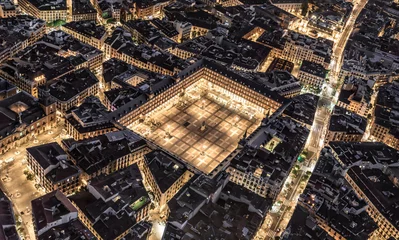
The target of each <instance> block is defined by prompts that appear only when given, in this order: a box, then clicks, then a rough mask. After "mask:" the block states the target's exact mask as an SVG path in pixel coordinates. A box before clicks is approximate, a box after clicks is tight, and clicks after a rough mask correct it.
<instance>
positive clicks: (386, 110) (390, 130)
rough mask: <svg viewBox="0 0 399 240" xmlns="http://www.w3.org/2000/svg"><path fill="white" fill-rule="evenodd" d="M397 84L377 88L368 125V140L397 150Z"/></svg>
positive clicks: (398, 88)
mask: <svg viewBox="0 0 399 240" xmlns="http://www.w3.org/2000/svg"><path fill="white" fill-rule="evenodd" d="M398 92H399V87H398V84H397V82H393V83H389V84H385V85H383V86H381V87H380V88H379V91H378V94H377V97H376V100H375V107H374V114H373V115H372V120H371V123H370V125H371V126H370V139H371V140H373V141H378V142H383V143H385V144H387V145H388V146H391V147H393V148H395V149H399V135H398V132H399V126H398V123H397V121H398V116H399V112H398V110H397V105H398V102H399V100H398V99H397V97H396V96H397V95H396V94H398Z"/></svg>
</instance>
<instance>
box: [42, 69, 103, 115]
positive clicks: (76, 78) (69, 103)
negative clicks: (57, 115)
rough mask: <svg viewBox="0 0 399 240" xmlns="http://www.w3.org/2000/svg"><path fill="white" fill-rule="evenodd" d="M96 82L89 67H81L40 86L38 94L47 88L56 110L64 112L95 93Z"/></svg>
mask: <svg viewBox="0 0 399 240" xmlns="http://www.w3.org/2000/svg"><path fill="white" fill-rule="evenodd" d="M98 83H99V82H98V79H97V77H96V76H95V75H94V74H93V73H92V72H91V71H90V70H89V69H87V68H81V69H79V70H76V71H74V72H70V73H67V74H65V75H63V76H62V77H60V78H58V79H55V80H51V81H49V82H48V83H46V86H41V87H40V89H39V96H42V94H44V92H45V91H46V89H48V91H49V94H50V97H51V99H53V100H54V101H55V102H56V106H57V110H58V111H60V112H61V113H65V112H66V111H68V110H69V109H71V108H72V107H74V106H77V105H80V104H81V103H83V101H84V100H85V98H87V97H88V96H91V95H96V94H97V93H98V88H99V86H98Z"/></svg>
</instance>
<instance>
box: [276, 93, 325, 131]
mask: <svg viewBox="0 0 399 240" xmlns="http://www.w3.org/2000/svg"><path fill="white" fill-rule="evenodd" d="M318 102H319V96H317V95H313V94H310V93H305V94H301V95H298V96H295V97H293V98H291V102H290V103H289V104H288V106H287V107H286V108H285V109H284V111H283V116H288V117H290V118H291V119H293V120H295V121H297V122H299V123H301V124H303V125H304V126H306V127H307V128H308V129H311V127H312V125H313V121H314V118H315V115H316V110H317V106H318Z"/></svg>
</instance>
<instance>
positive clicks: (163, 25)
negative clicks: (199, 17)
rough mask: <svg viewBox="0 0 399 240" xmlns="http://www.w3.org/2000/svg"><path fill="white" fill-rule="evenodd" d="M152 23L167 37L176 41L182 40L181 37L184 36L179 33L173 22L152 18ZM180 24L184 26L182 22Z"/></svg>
mask: <svg viewBox="0 0 399 240" xmlns="http://www.w3.org/2000/svg"><path fill="white" fill-rule="evenodd" d="M150 23H151V25H153V26H154V27H155V28H156V29H158V31H159V32H160V33H161V34H162V35H164V36H165V37H167V38H169V39H172V40H173V41H175V42H181V38H179V37H182V36H180V35H179V32H178V31H177V30H176V29H175V27H174V26H173V23H171V22H168V21H166V20H160V19H159V18H155V19H153V20H151V21H150ZM179 26H182V24H180V25H179Z"/></svg>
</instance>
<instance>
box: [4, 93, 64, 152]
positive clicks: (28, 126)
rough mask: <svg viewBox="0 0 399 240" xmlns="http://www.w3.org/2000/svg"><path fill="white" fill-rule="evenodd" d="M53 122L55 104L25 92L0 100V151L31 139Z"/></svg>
mask: <svg viewBox="0 0 399 240" xmlns="http://www.w3.org/2000/svg"><path fill="white" fill-rule="evenodd" d="M55 122H56V108H55V105H54V104H48V105H47V104H45V103H44V102H43V101H39V100H38V99H36V98H34V97H32V96H31V95H29V94H27V93H25V92H19V93H17V94H15V95H13V96H11V97H9V98H6V99H4V100H2V101H0V129H1V130H0V153H1V154H4V153H5V152H7V151H8V150H10V149H12V148H15V147H17V146H20V145H22V144H23V143H26V142H29V141H31V140H33V139H34V138H35V136H36V135H38V134H41V133H43V132H45V131H46V130H48V129H50V128H51V127H53V126H54V125H55Z"/></svg>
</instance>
